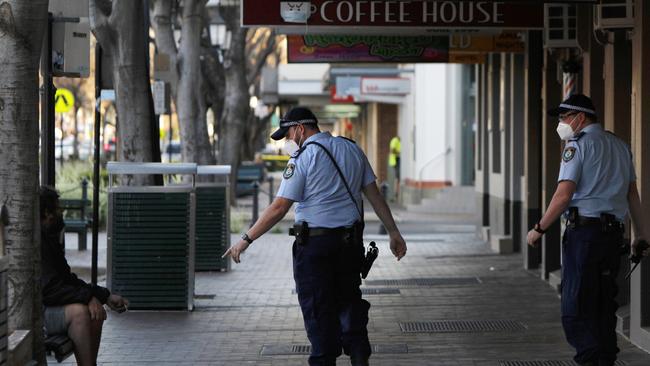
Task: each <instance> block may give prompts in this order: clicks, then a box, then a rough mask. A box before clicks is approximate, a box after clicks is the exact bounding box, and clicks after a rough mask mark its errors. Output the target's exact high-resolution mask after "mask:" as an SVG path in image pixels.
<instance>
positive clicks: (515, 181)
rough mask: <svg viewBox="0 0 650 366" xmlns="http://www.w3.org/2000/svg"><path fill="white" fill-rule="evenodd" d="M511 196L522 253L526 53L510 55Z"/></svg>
mask: <svg viewBox="0 0 650 366" xmlns="http://www.w3.org/2000/svg"><path fill="white" fill-rule="evenodd" d="M510 58H511V61H510V87H509V89H510V111H509V113H510V134H511V135H510V142H509V144H508V145H509V146H510V156H509V157H508V159H509V160H510V161H511V162H512V163H511V166H510V182H511V183H510V186H511V188H510V192H511V194H510V199H511V205H512V211H511V215H510V221H511V224H510V228H511V229H510V234H511V235H510V237H511V238H512V249H513V251H514V252H520V251H521V248H522V247H523V246H525V245H526V241H525V240H522V239H523V238H522V201H523V200H524V195H523V194H522V187H523V186H524V179H523V178H524V176H523V174H524V155H525V148H526V146H525V143H523V141H524V138H525V136H524V119H525V117H524V90H525V89H524V78H523V77H522V76H523V75H524V73H525V71H524V56H523V55H522V54H518V53H513V54H510Z"/></svg>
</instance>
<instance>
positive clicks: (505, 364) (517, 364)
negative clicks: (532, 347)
mask: <svg viewBox="0 0 650 366" xmlns="http://www.w3.org/2000/svg"><path fill="white" fill-rule="evenodd" d="M499 366H578V363H576V362H573V361H558V360H534V361H499ZM614 366H627V362H625V361H621V360H618V361H616V363H614Z"/></svg>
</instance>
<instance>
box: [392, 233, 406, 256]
mask: <svg viewBox="0 0 650 366" xmlns="http://www.w3.org/2000/svg"><path fill="white" fill-rule="evenodd" d="M390 251H391V252H393V255H394V256H395V257H397V260H400V259H402V257H404V256H405V255H406V242H405V241H404V238H402V235H401V234H400V233H399V232H398V233H396V234H394V235H392V234H391V236H390Z"/></svg>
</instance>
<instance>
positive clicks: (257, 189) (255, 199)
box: [251, 181, 260, 227]
mask: <svg viewBox="0 0 650 366" xmlns="http://www.w3.org/2000/svg"><path fill="white" fill-rule="evenodd" d="M259 196H260V183H259V182H257V181H255V182H253V219H252V220H251V227H252V226H253V225H254V224H255V223H256V222H257V217H258V215H259V209H260V202H259V198H260V197H259Z"/></svg>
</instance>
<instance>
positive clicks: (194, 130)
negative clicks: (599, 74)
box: [176, 0, 214, 164]
mask: <svg viewBox="0 0 650 366" xmlns="http://www.w3.org/2000/svg"><path fill="white" fill-rule="evenodd" d="M204 12H205V1H203V0H186V1H185V2H184V3H183V22H182V30H181V44H180V50H179V53H178V69H177V70H178V71H179V74H180V75H179V80H178V95H177V96H176V107H177V110H178V120H179V122H180V130H181V139H182V147H183V160H184V161H185V162H193V163H197V164H214V157H213V156H212V149H211V145H210V137H209V135H208V126H207V120H206V110H207V108H206V103H205V99H204V98H203V88H202V86H201V84H202V75H201V31H202V30H203V13H204Z"/></svg>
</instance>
